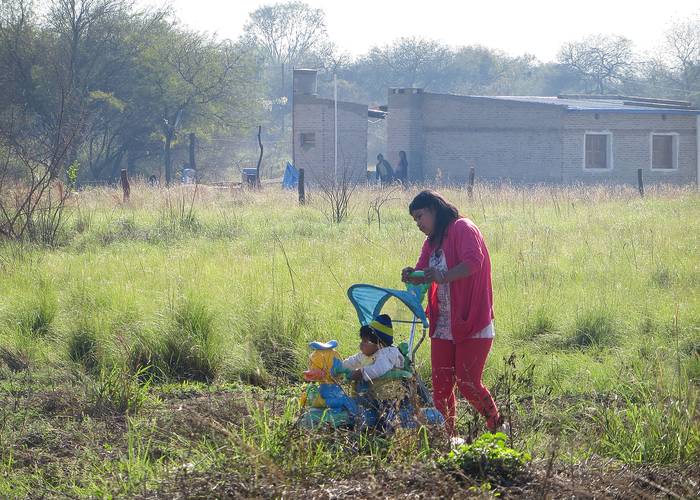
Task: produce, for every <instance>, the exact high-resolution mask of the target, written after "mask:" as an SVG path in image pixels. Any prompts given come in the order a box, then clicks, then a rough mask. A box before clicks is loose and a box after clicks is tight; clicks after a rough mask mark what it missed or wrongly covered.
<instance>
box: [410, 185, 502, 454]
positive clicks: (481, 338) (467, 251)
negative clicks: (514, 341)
mask: <svg viewBox="0 0 700 500" xmlns="http://www.w3.org/2000/svg"><path fill="white" fill-rule="evenodd" d="M408 210H409V212H410V214H411V216H412V217H413V219H414V220H415V221H416V224H417V225H418V229H420V230H421V231H422V232H423V233H425V235H426V236H427V238H426V240H425V243H424V244H423V249H422V250H421V254H420V258H419V259H418V263H417V264H416V267H415V269H414V268H412V267H407V268H405V269H404V270H403V271H402V273H401V279H402V280H403V281H404V282H410V283H415V284H421V283H430V288H429V291H428V307H427V313H428V319H429V321H430V340H431V344H430V358H431V362H432V379H433V392H434V399H435V406H436V407H437V409H438V410H440V411H441V412H442V414H443V415H444V416H445V419H446V427H447V431H448V432H449V434H450V436H452V437H454V435H455V405H456V400H455V395H454V386H455V384H456V385H457V387H458V388H459V391H460V392H461V393H462V395H463V396H464V397H465V398H466V399H467V400H468V401H469V402H470V403H471V405H472V406H473V407H474V408H475V409H476V410H477V411H478V412H479V413H480V414H481V415H483V416H484V417H485V418H486V427H487V428H488V429H489V430H490V431H496V430H503V429H501V427H502V425H503V419H502V418H501V415H500V413H499V412H498V408H497V407H496V404H495V403H494V401H493V397H492V396H491V393H490V392H489V390H488V389H487V388H486V387H484V385H483V384H482V382H481V375H482V373H483V370H484V364H485V363H486V357H487V356H488V353H489V351H490V349H491V344H492V343H493V337H494V329H493V317H494V316H493V292H492V289H491V260H490V258H489V253H488V250H487V248H486V244H485V243H484V238H483V236H482V235H481V232H480V231H479V228H477V227H476V225H474V223H473V222H472V221H470V220H469V219H467V218H463V217H461V216H460V215H459V211H458V210H457V208H456V207H455V206H454V205H452V204H451V203H449V202H448V201H447V200H445V198H443V197H442V195H440V194H439V193H437V192H435V191H432V190H425V191H422V192H420V193H419V194H418V195H417V196H416V197H415V198H414V199H413V201H412V202H411V204H410V205H409V207H408ZM415 270H423V271H424V277H423V278H413V277H411V276H410V275H411V273H412V272H413V271H415ZM456 440H459V441H461V439H459V438H456Z"/></svg>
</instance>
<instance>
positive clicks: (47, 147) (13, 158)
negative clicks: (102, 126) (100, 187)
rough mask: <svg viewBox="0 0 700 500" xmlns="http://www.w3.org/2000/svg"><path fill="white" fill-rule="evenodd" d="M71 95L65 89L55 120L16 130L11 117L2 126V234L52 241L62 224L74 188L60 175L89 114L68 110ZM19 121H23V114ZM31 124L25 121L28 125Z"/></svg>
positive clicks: (0, 167)
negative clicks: (85, 117)
mask: <svg viewBox="0 0 700 500" xmlns="http://www.w3.org/2000/svg"><path fill="white" fill-rule="evenodd" d="M68 101H69V97H68V96H67V92H65V91H63V92H61V101H60V102H61V104H60V108H59V109H58V111H57V117H56V122H55V123H51V124H49V125H48V126H46V125H45V124H42V123H36V124H32V125H31V130H29V131H27V130H26V129H25V130H23V131H20V130H18V129H17V128H15V125H16V123H17V122H16V121H15V120H14V119H11V120H10V121H9V123H8V122H4V123H3V124H2V127H0V152H2V153H4V158H2V159H1V160H0V236H2V237H4V238H8V239H14V240H30V241H38V242H41V243H45V244H49V245H52V244H54V243H55V242H56V240H57V236H58V232H59V230H60V228H61V226H62V223H63V215H64V210H63V209H64V206H65V202H66V200H67V199H68V197H69V195H70V191H69V190H68V189H65V188H64V186H63V184H62V183H61V182H60V180H59V177H60V176H61V175H62V174H63V173H64V172H65V170H66V167H67V158H68V154H69V151H70V149H71V147H72V145H73V143H74V141H75V138H76V136H77V134H78V131H79V130H80V129H81V128H82V123H81V122H82V119H83V118H84V116H78V117H76V116H75V114H73V116H69V115H68V113H66V109H67V108H68V105H67V102H68ZM19 120H24V118H23V117H20V118H19V119H18V121H19ZM25 127H26V125H25Z"/></svg>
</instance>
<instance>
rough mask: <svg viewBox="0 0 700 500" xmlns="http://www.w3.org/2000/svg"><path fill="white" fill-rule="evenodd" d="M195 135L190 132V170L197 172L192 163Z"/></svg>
mask: <svg viewBox="0 0 700 500" xmlns="http://www.w3.org/2000/svg"><path fill="white" fill-rule="evenodd" d="M195 140H196V138H195V135H194V132H190V168H191V169H192V170H197V166H196V164H195V162H194V146H195Z"/></svg>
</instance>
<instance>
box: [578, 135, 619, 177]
mask: <svg viewBox="0 0 700 500" xmlns="http://www.w3.org/2000/svg"><path fill="white" fill-rule="evenodd" d="M585 147H586V151H585V155H584V168H585V169H590V170H601V169H602V170H609V169H611V168H612V135H611V134H609V133H599V134H596V133H590V134H586V146H585Z"/></svg>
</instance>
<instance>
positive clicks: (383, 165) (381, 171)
mask: <svg viewBox="0 0 700 500" xmlns="http://www.w3.org/2000/svg"><path fill="white" fill-rule="evenodd" d="M376 175H377V179H379V180H380V182H381V183H382V186H388V185H389V184H391V183H392V182H394V169H393V168H391V165H390V164H389V162H388V161H386V160H385V159H384V156H383V155H382V154H381V153H379V154H378V155H377V174H376Z"/></svg>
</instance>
